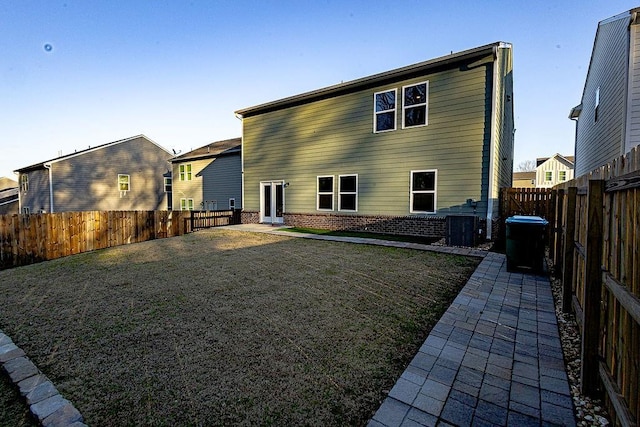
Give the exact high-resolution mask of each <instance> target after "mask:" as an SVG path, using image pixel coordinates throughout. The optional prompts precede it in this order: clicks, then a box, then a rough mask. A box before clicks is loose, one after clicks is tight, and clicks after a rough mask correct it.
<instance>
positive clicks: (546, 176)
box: [544, 171, 553, 182]
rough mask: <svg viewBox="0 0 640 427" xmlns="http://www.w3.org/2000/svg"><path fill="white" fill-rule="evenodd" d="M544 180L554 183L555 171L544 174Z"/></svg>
mask: <svg viewBox="0 0 640 427" xmlns="http://www.w3.org/2000/svg"><path fill="white" fill-rule="evenodd" d="M544 180H545V182H551V181H553V171H546V172H545V173H544Z"/></svg>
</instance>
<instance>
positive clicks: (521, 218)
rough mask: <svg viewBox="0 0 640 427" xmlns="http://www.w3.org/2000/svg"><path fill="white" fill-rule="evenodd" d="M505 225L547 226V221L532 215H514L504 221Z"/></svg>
mask: <svg viewBox="0 0 640 427" xmlns="http://www.w3.org/2000/svg"><path fill="white" fill-rule="evenodd" d="M505 222H506V223H507V224H536V225H547V224H549V221H547V220H546V219H544V218H541V217H539V216H532V215H514V216H510V217H509V218H507V220H506V221H505Z"/></svg>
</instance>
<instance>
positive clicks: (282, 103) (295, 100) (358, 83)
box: [234, 42, 508, 119]
mask: <svg viewBox="0 0 640 427" xmlns="http://www.w3.org/2000/svg"><path fill="white" fill-rule="evenodd" d="M504 44H508V43H504V42H496V43H492V44H488V45H484V46H480V47H477V48H474V49H469V50H465V51H462V52H457V53H453V54H450V55H445V56H442V57H439V58H434V59H431V60H428V61H424V62H420V63H417V64H413V65H409V66H406V67H402V68H397V69H395V70H391V71H386V72H383V73H378V74H374V75H372V76H368V77H363V78H359V79H355V80H351V81H349V82H346V83H339V84H337V85H333V86H328V87H325V88H322V89H317V90H313V91H311V92H305V93H302V94H299V95H294V96H290V97H287V98H282V99H279V100H277V101H271V102H267V103H264V104H260V105H256V106H253V107H249V108H243V109H240V110H237V111H234V114H235V116H236V117H237V118H239V119H242V118H245V117H250V116H253V115H257V114H262V113H264V112H268V111H275V110H280V109H283V108H288V107H290V106H293V105H300V104H306V103H309V102H314V101H317V100H319V99H325V98H327V97H330V96H334V95H335V94H339V93H343V92H348V91H353V90H359V89H361V88H366V87H373V86H377V85H380V84H384V83H385V82H388V81H394V80H398V79H402V78H405V77H406V76H407V75H411V74H412V73H424V72H427V71H430V70H433V69H437V68H438V67H451V66H453V65H455V64H458V63H460V62H464V61H468V60H471V59H473V58H477V57H482V56H483V55H489V54H491V53H492V52H493V55H496V53H497V48H498V47H500V46H502V45H504Z"/></svg>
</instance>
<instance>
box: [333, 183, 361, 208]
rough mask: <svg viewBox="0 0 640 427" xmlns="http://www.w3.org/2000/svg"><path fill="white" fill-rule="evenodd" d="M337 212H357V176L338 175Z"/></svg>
mask: <svg viewBox="0 0 640 427" xmlns="http://www.w3.org/2000/svg"><path fill="white" fill-rule="evenodd" d="M338 194H339V197H338V210H339V211H357V210H358V175H340V176H339V177H338Z"/></svg>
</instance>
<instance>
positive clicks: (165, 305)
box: [0, 229, 477, 426]
mask: <svg viewBox="0 0 640 427" xmlns="http://www.w3.org/2000/svg"><path fill="white" fill-rule="evenodd" d="M476 265H477V261H476V260H473V259H469V258H463V257H456V256H448V255H441V254H434V253H428V252H420V251H412V250H404V249H393V248H386V247H375V246H367V245H352V244H345V243H334V242H324V241H315V240H307V239H299V238H293V237H281V236H273V235H265V234H253V233H240V232H235V231H230V230H224V229H216V230H210V231H203V232H198V233H194V234H190V235H186V236H182V237H176V238H171V239H163V240H156V241H150V242H145V243H140V244H136V245H130V246H122V247H118V248H112V249H107V250H102V251H97V252H93V253H86V254H80V255H76V256H73V257H68V258H64V259H59V260H54V261H49V262H45V263H41V264H36V265H32V266H27V267H21V268H17V269H13V270H6V271H1V272H0V295H3V296H2V297H1V298H0V329H3V330H4V331H5V333H7V334H8V335H9V336H11V337H12V338H13V340H14V341H15V342H16V343H17V344H18V345H19V346H21V347H22V348H23V349H24V350H25V351H26V352H27V354H28V355H29V356H30V357H31V358H32V359H33V360H34V361H35V363H36V364H37V365H38V366H39V367H40V369H42V370H43V371H44V372H45V373H46V374H47V375H48V376H49V378H51V379H52V381H53V382H54V383H55V384H56V385H57V386H58V389H59V390H60V392H61V393H62V394H63V395H64V396H65V397H67V398H68V399H70V400H71V401H72V402H73V403H74V404H75V405H76V407H77V408H78V409H79V410H80V412H81V413H82V414H83V415H84V416H85V418H86V421H87V423H88V424H89V425H92V426H100V425H218V424H245V425H256V424H258V425H285V424H287V425H291V424H296V425H311V424H313V425H344V424H350V425H358V424H364V423H366V421H367V420H368V419H369V418H370V417H371V416H372V415H373V413H374V412H375V410H376V409H377V407H378V405H379V403H380V401H381V400H382V399H383V398H384V390H388V389H389V388H390V387H391V386H392V385H393V383H394V382H395V380H396V379H397V377H398V376H399V375H400V374H401V372H402V370H403V369H404V367H405V366H406V365H407V364H408V362H409V360H410V359H411V357H412V356H413V355H414V354H415V352H416V351H417V349H418V347H419V346H420V344H421V342H422V341H423V340H424V338H425V336H426V334H427V333H428V331H429V330H430V328H431V327H432V326H433V325H434V324H435V322H436V321H437V319H438V318H439V317H440V315H441V314H442V312H443V311H444V310H445V309H446V307H447V306H448V305H449V303H450V301H451V300H452V299H453V297H455V295H456V294H457V292H458V291H459V289H460V287H461V286H462V285H463V284H464V282H465V280H466V278H467V277H468V276H469V275H470V274H471V273H472V271H473V269H474V268H475V266H476Z"/></svg>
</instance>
